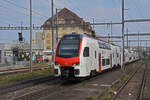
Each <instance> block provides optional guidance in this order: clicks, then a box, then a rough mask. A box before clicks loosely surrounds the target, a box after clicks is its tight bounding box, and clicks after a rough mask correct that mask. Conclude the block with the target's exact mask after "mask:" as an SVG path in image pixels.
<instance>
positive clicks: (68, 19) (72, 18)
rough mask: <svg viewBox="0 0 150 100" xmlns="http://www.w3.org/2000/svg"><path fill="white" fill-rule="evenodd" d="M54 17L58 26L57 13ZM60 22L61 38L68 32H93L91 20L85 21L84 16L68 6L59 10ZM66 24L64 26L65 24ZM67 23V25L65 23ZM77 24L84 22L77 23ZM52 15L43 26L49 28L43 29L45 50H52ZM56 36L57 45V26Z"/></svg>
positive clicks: (59, 33)
mask: <svg viewBox="0 0 150 100" xmlns="http://www.w3.org/2000/svg"><path fill="white" fill-rule="evenodd" d="M53 17H54V23H55V25H54V26H56V14H55V15H54V16H53ZM57 18H58V24H61V26H59V27H58V39H60V38H61V37H62V36H63V35H64V34H67V33H72V32H76V33H87V34H91V32H92V27H91V25H90V23H89V22H85V21H84V20H83V18H80V17H79V16H78V15H77V14H75V13H74V12H72V11H70V10H68V9H67V8H63V9H61V10H60V11H59V12H58V17H57ZM63 24H64V26H63ZM65 24H67V25H65ZM76 24H82V25H81V26H80V25H76ZM51 26H52V17H51V18H49V19H47V20H46V21H45V22H44V24H43V25H42V27H43V28H44V29H45V28H49V29H48V30H43V33H44V50H45V51H47V50H51V49H52V32H51V31H52V30H51V28H50V27H51ZM54 37H55V39H54V40H55V41H54V43H55V46H56V27H54Z"/></svg>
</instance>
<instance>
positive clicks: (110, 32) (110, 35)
mask: <svg viewBox="0 0 150 100" xmlns="http://www.w3.org/2000/svg"><path fill="white" fill-rule="evenodd" d="M110 23H111V24H110V25H111V26H110V29H111V32H110V36H112V21H111V22H110ZM110 41H112V38H110Z"/></svg>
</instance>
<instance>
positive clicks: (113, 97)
mask: <svg viewBox="0 0 150 100" xmlns="http://www.w3.org/2000/svg"><path fill="white" fill-rule="evenodd" d="M142 64H143V63H141V64H140V65H139V67H138V68H137V69H136V71H135V72H134V73H133V74H132V75H131V76H130V77H129V79H128V80H127V81H126V82H125V83H124V84H123V85H122V86H121V88H119V90H118V91H117V93H116V94H115V95H113V96H112V97H111V98H110V100H116V98H117V97H118V95H119V94H120V93H121V91H122V90H123V89H124V87H125V86H126V85H127V84H128V83H129V81H130V80H131V79H132V78H133V77H134V75H135V74H136V73H137V71H138V70H139V69H140V68H141V65H142Z"/></svg>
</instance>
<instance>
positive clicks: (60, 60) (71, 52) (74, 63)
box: [54, 34, 82, 79]
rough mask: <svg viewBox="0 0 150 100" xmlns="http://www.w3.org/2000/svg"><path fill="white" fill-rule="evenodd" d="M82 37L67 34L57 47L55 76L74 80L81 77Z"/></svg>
mask: <svg viewBox="0 0 150 100" xmlns="http://www.w3.org/2000/svg"><path fill="white" fill-rule="evenodd" d="M81 45H82V35H80V34H66V35H64V36H63V37H62V38H61V40H60V42H59V43H58V45H57V48H56V52H55V69H54V70H55V76H56V77H61V78H62V79H72V78H75V77H79V76H80V74H81V73H80V53H81Z"/></svg>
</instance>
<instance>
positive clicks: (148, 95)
mask: <svg viewBox="0 0 150 100" xmlns="http://www.w3.org/2000/svg"><path fill="white" fill-rule="evenodd" d="M148 68H149V70H150V63H149V64H148ZM149 72H150V71H149ZM143 98H144V99H143V100H150V73H148V75H147V80H146V84H145V91H144V97H143Z"/></svg>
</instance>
